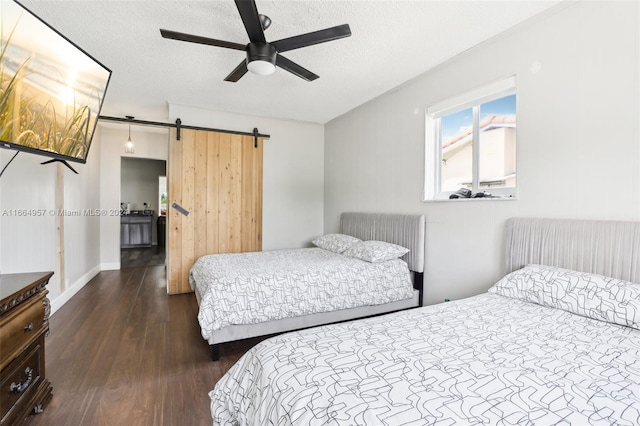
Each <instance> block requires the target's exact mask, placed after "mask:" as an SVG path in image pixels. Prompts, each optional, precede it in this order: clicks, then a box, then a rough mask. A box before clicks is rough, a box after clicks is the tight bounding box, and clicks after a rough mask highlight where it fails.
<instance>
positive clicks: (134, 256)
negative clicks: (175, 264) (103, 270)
mask: <svg viewBox="0 0 640 426" xmlns="http://www.w3.org/2000/svg"><path fill="white" fill-rule="evenodd" d="M165 253H166V252H165V248H164V247H158V246H151V247H131V248H122V249H120V268H135V267H141V266H158V265H164V263H165V259H166V254H165Z"/></svg>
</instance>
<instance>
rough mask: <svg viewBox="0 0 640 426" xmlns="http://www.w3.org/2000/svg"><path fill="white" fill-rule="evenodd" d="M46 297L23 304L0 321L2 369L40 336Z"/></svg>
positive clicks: (0, 362) (0, 366)
mask: <svg viewBox="0 0 640 426" xmlns="http://www.w3.org/2000/svg"><path fill="white" fill-rule="evenodd" d="M43 299H44V296H42V297H35V298H34V299H33V300H30V301H28V302H25V303H23V304H22V305H21V306H19V307H18V309H14V310H13V311H11V312H9V314H7V315H5V316H3V317H2V319H0V368H4V367H5V366H6V365H7V364H8V363H9V362H10V361H11V360H12V359H13V358H14V357H15V356H16V355H17V354H18V353H19V352H21V351H22V350H24V348H25V347H26V346H28V345H29V344H30V343H31V342H32V341H33V340H34V339H35V338H36V337H38V335H39V334H41V333H42V331H43V330H42V328H43V326H45V324H44V322H45V321H44V304H43Z"/></svg>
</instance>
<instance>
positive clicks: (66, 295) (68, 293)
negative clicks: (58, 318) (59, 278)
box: [51, 265, 101, 315]
mask: <svg viewBox="0 0 640 426" xmlns="http://www.w3.org/2000/svg"><path fill="white" fill-rule="evenodd" d="M100 270H101V266H100V265H98V266H96V267H95V268H93V269H92V270H90V271H89V272H87V273H86V274H84V275H83V276H81V277H80V278H79V279H78V281H76V282H75V283H73V285H72V286H71V287H69V288H67V289H66V290H65V291H64V292H63V293H62V294H60V295H59V296H58V297H56V298H55V299H54V300H53V302H51V315H53V314H55V313H56V311H57V310H58V309H60V308H61V307H62V306H63V305H64V304H65V303H67V302H68V301H69V300H70V299H71V298H72V297H73V296H74V295H75V294H76V293H77V292H79V291H80V289H82V287H84V286H85V285H87V283H88V282H89V281H91V279H93V277H95V276H96V275H98V272H100Z"/></svg>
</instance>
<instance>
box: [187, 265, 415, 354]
mask: <svg viewBox="0 0 640 426" xmlns="http://www.w3.org/2000/svg"><path fill="white" fill-rule="evenodd" d="M413 289H414V290H417V291H418V297H417V299H418V300H417V304H415V305H413V306H408V307H404V308H400V309H396V310H392V311H385V312H379V313H375V314H372V315H365V316H359V317H354V318H346V319H343V320H338V321H333V322H323V323H321V324H314V325H311V326H308V327H300V328H295V329H287V330H284V331H279V330H272V331H271V332H268V333H266V334H256V335H253V336H250V337H246V338H247V339H249V338H253V337H259V336H261V335H262V336H268V335H269V334H274V333H276V334H281V333H287V332H289V331H298V330H305V329H307V328H313V327H320V326H322V325H326V324H337V323H341V322H346V321H353V320H356V319H362V318H370V317H377V316H379V315H386V314H390V313H392V312H398V311H404V310H407V309H414V308H417V307H422V293H423V289H424V273H423V272H414V273H413ZM196 293H197V292H196ZM415 298H416V297H415V293H414V300H415ZM234 340H235V339H234ZM240 340H243V339H240ZM228 341H232V340H228ZM228 341H227V340H226V341H223V342H220V343H213V344H209V347H210V348H211V359H212V360H213V361H219V360H220V345H221V344H223V343H227V342H228Z"/></svg>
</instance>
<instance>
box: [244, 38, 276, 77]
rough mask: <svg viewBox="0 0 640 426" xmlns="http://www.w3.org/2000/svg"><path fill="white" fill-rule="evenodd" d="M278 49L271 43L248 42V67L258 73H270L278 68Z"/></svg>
mask: <svg viewBox="0 0 640 426" xmlns="http://www.w3.org/2000/svg"><path fill="white" fill-rule="evenodd" d="M277 54H278V51H277V50H276V48H275V47H273V46H272V45H270V44H269V43H249V44H247V68H248V69H249V71H251V72H254V73H256V74H261V75H268V74H271V73H273V72H274V71H275V69H276V56H277Z"/></svg>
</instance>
